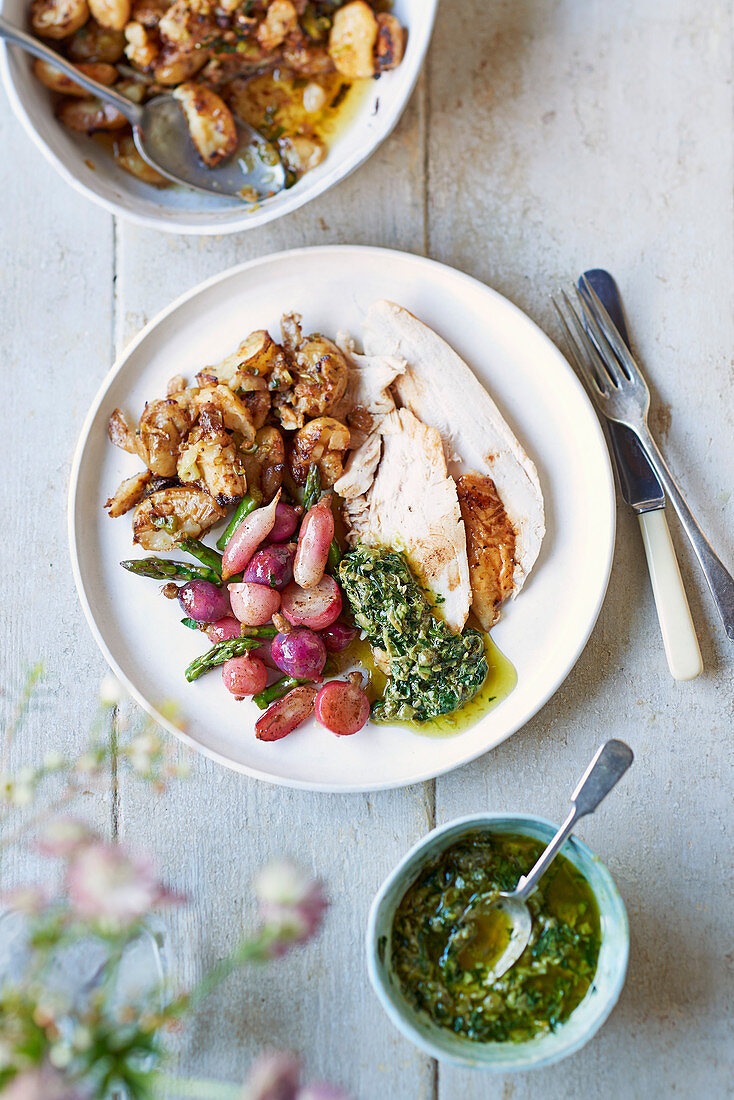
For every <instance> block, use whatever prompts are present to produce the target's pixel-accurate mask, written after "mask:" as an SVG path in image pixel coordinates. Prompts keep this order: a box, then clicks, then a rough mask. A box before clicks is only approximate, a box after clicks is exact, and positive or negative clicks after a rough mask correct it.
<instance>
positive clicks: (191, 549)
mask: <svg viewBox="0 0 734 1100" xmlns="http://www.w3.org/2000/svg"><path fill="white" fill-rule="evenodd" d="M178 545H179V546H180V547H181V549H182V550H185V551H186V553H187V554H191V557H192V558H196V559H197V561H200V562H201V563H202V565H206V566H207V567H208V568H209V569H211V570H213V571H214V572H215V573H218V574H219V576H220V577H221V576H222V555H221V554H218V553H217V552H216V550H212V549H211V547H209V546H205V545H204V543H203V542H200V541H199V539H188V538H186V539H181V541H180V543H179V544H178ZM220 583H221V582H220Z"/></svg>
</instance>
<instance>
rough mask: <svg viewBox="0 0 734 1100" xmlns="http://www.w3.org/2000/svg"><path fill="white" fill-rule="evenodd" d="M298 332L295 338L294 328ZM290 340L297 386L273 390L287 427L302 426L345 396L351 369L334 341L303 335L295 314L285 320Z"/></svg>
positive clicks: (323, 413)
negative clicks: (293, 341)
mask: <svg viewBox="0 0 734 1100" xmlns="http://www.w3.org/2000/svg"><path fill="white" fill-rule="evenodd" d="M291 329H293V330H296V331H297V332H298V336H297V337H295V335H294V331H291ZM283 332H284V338H285V339H286V342H288V341H292V340H295V341H296V342H295V343H294V344H291V355H292V357H293V360H294V363H293V368H292V375H293V385H292V386H290V387H289V388H288V389H285V390H278V391H274V392H273V405H274V408H275V413H276V415H277V416H278V417H279V418H280V422H281V424H282V425H283V427H284V428H289V429H292V428H302V427H303V425H304V424H305V422H306V421H307V420H312V419H313V418H314V417H318V416H324V415H325V414H326V413H328V412H329V411H330V410H331V409H332V408H333V407H334V406H335V405H336V404H337V402H338V401H339V400H340V398H342V397H343V396H344V392H345V390H346V388H347V380H348V377H349V369H348V367H347V361H346V359H345V358H344V355H343V353H342V352H341V351H340V350H339V348H338V347H337V346H336V344H335V343H334V342H333V341H332V340H328V339H327V338H326V337H325V336H321V335H319V334H318V333H314V334H313V335H311V336H307V337H305V339H304V338H302V337H301V336H300V327H299V326H298V323H297V321H296V320H295V318H294V317H292V316H291V317H285V318H284V319H283Z"/></svg>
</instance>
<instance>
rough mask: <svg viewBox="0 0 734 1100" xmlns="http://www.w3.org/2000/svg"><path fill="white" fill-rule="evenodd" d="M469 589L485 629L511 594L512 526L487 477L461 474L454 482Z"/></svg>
mask: <svg viewBox="0 0 734 1100" xmlns="http://www.w3.org/2000/svg"><path fill="white" fill-rule="evenodd" d="M456 487H457V490H458V494H459V507H460V508H461V518H462V519H463V520H464V527H465V529H466V550H467V557H468V559H469V576H470V578H471V588H472V611H473V612H474V614H475V615H476V617H477V619H479V622H480V623H481V625H482V627H483V628H484V629H485V630H489V629H490V628H491V627H492V626H493V625H494V623H496V621H497V619H498V618H499V614H500V606H501V605H502V604H503V603H504V601H505V600H506V599H507V598H508V597H509V596H510V595H512V588H513V580H512V578H513V573H514V569H515V528H514V527H513V526H512V524H511V523H510V521H509V519H508V518H507V513H506V512H505V508H504V505H503V503H502V501H501V500H500V498H499V495H498V493H497V490H496V488H495V485H494V482H493V481H492V479H491V477H487V476H486V475H484V474H474V473H472V474H464V475H463V476H462V477H460V478H459V480H458V482H457V486H456Z"/></svg>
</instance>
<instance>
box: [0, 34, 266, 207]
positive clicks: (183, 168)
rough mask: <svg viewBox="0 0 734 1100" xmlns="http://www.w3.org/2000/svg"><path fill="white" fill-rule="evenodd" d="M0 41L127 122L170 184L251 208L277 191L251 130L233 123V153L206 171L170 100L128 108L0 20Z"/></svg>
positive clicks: (128, 102) (261, 142) (178, 109)
mask: <svg viewBox="0 0 734 1100" xmlns="http://www.w3.org/2000/svg"><path fill="white" fill-rule="evenodd" d="M0 38H5V39H7V41H8V42H12V43H13V45H15V46H20V48H21V49H23V50H26V51H27V52H28V53H32V54H34V55H35V56H36V57H40V58H41V60H42V61H47V62H48V63H49V65H53V66H54V68H56V69H58V70H59V71H60V72H62V73H64V74H65V75H66V76H68V77H69V78H70V79H71V80H73V81H74V83H75V84H79V85H80V86H81V87H82V88H84V89H85V90H86V91H88V92H91V93H92V95H96V96H98V97H99V99H102V100H104V102H105V103H109V104H111V105H112V106H113V107H116V108H117V110H118V111H120V112H121V113H122V114H123V115H125V117H126V118H127V119H128V120H129V121H130V123H131V124H132V128H133V139H134V141H135V145H136V147H137V150H138V152H139V153H140V155H141V157H142V158H143V160H144V161H146V162H147V163H148V164H149V165H150V166H151V168H155V169H156V171H158V172H160V173H161V174H162V175H164V176H167V178H168V179H170V180H173V182H174V183H180V184H182V185H183V186H184V187H191V188H193V189H194V190H195V191H203V192H205V193H206V194H208V195H219V196H220V197H225V198H234V199H239V200H240V201H241V202H256V201H260V200H262V199H265V198H268V197H269V196H271V195H274V194H276V193H277V192H278V191H282V190H283V188H284V187H285V169H284V167H283V164H282V162H281V160H280V157H279V156H278V154H277V151H276V150H275V149H274V147H273V146H272V145H271V144H270V143H269V142H268V141H266V139H265V138H264V137H263V136H262V134H261V133H259V132H258V131H257V130H255V129H253V127H252V126H248V125H247V124H246V123H244V122H241V121H240V120H239V119H236V120H235V122H236V125H237V133H238V137H239V143H238V146H237V149H236V150H235V152H234V153H232V155H231V156H229V157H227V159H226V160H225V161H223V162H222V163H221V164H219V165H217V167H216V168H207V167H205V165H204V164H202V162H201V161H200V160H199V158H198V156H197V154H196V150H195V148H194V145H193V142H192V141H191V137H190V136H189V129H188V126H187V124H186V117H185V115H184V113H183V110H182V108H181V105H180V104H179V103H178V102H177V101H176V100H175V99H174V98H173V96H172V95H159V96H156V97H155V98H154V99H151V100H149V101H148V102H147V103H144V104H142V105H141V104H138V103H133V102H132V100H130V99H127V98H126V97H125V96H123V95H120V93H119V92H116V91H114V89H112V88H108V87H106V86H105V85H104V84H99V83H98V82H97V81H96V80H92V79H91V78H90V77H88V76H86V75H85V74H84V73H82V72H80V70H79V69H77V68H76V66H75V65H73V64H72V63H71V62H70V61H67V60H66V58H64V57H61V55H60V54H58V53H56V51H55V50H52V49H51V47H50V46H47V45H45V43H43V42H40V41H39V40H38V39H37V38H34V37H33V36H32V35H30V34H26V32H25V31H21V30H19V29H18V27H14V26H13V25H12V24H11V23H8V22H7V20H5V19H3V18H2V16H0Z"/></svg>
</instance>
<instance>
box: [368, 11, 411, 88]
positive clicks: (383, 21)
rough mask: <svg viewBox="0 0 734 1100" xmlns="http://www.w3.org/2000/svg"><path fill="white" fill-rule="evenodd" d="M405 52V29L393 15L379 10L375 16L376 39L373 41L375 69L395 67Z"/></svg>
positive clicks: (379, 70) (377, 70) (381, 70)
mask: <svg viewBox="0 0 734 1100" xmlns="http://www.w3.org/2000/svg"><path fill="white" fill-rule="evenodd" d="M404 52H405V31H404V30H403V28H402V27H401V26H400V23H399V22H398V20H397V19H396V18H395V16H394V15H390V14H389V13H388V12H384V11H383V12H380V13H379V14H378V16H377V41H376V42H375V50H374V56H375V71H376V72H378V73H384V72H387V70H388V69H396V68H397V67H398V65H399V64H400V62H401V61H402V60H403V54H404Z"/></svg>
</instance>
